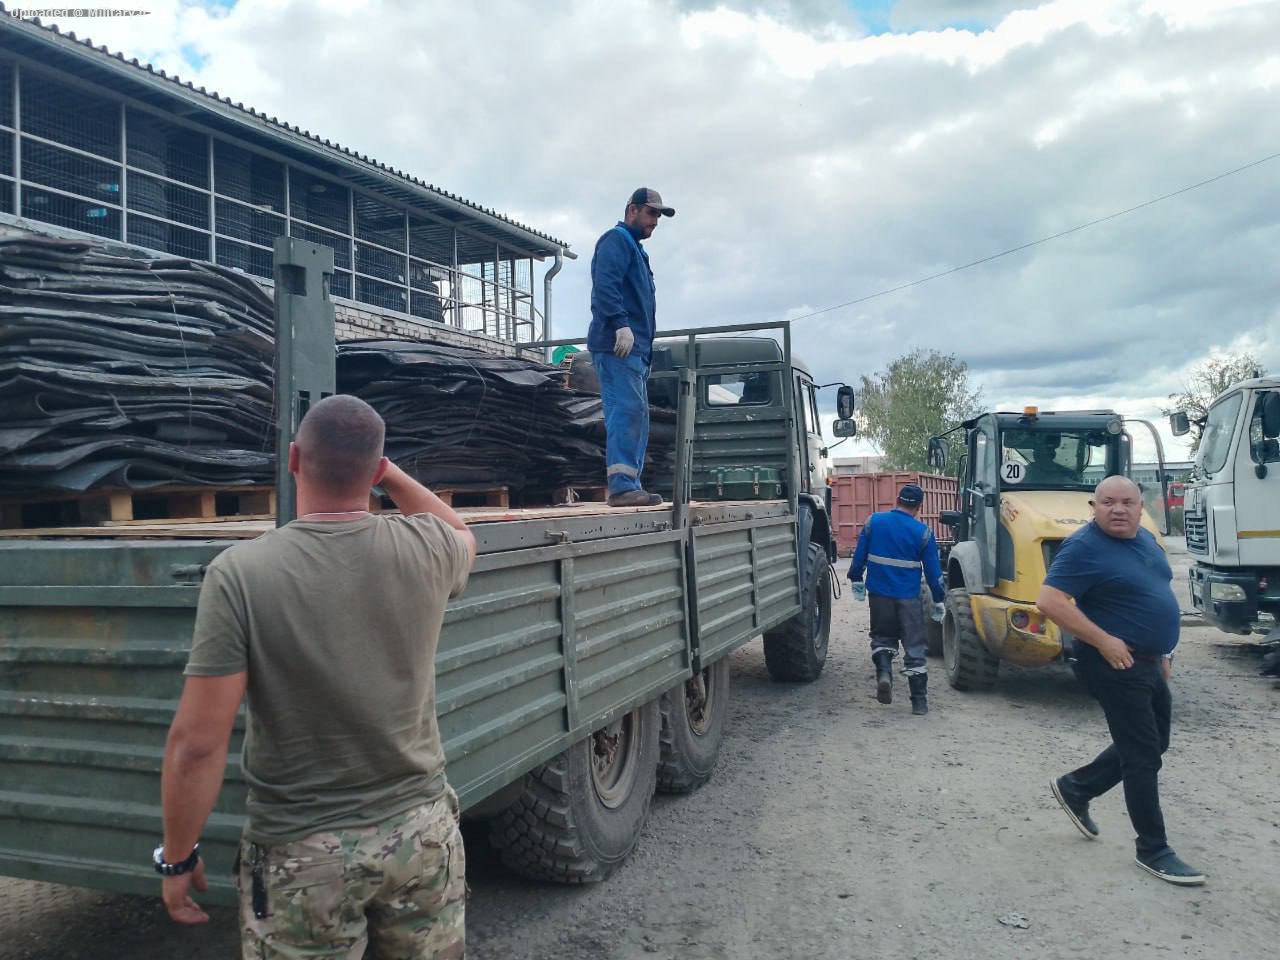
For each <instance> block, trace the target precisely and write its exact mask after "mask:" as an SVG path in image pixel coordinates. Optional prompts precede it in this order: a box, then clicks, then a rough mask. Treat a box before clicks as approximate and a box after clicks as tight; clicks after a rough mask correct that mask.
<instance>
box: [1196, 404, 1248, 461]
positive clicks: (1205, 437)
mask: <svg viewBox="0 0 1280 960" xmlns="http://www.w3.org/2000/svg"><path fill="white" fill-rule="evenodd" d="M1243 400H1244V394H1243V393H1234V394H1232V395H1231V396H1229V397H1227V399H1225V400H1223V401H1221V402H1220V403H1216V404H1214V405H1213V406H1212V407H1210V408H1209V416H1208V418H1207V419H1206V420H1205V424H1204V429H1203V430H1202V431H1201V432H1200V450H1199V452H1198V453H1197V455H1196V462H1197V463H1199V465H1200V468H1201V469H1202V470H1204V472H1205V473H1206V474H1209V473H1217V472H1218V471H1219V470H1221V469H1222V468H1223V467H1224V466H1226V463H1227V453H1228V451H1230V449H1231V434H1232V432H1233V430H1234V429H1235V425H1236V417H1237V416H1238V415H1239V413H1240V404H1241V402H1242V401H1243Z"/></svg>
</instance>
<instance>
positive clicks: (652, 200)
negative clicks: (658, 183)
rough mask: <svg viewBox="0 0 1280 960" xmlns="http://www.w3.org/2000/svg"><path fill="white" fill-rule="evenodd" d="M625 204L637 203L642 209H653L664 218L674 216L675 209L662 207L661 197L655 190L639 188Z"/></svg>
mask: <svg viewBox="0 0 1280 960" xmlns="http://www.w3.org/2000/svg"><path fill="white" fill-rule="evenodd" d="M627 203H638V204H639V205H640V206H642V207H644V206H649V207H653V209H655V210H657V211H658V212H659V213H660V214H662V215H663V216H664V217H674V216H675V215H676V208H675V207H664V206H663V205H662V195H661V194H660V193H658V191H657V190H650V189H649V188H648V187H640V188H639V189H638V190H636V192H635V193H633V194H631V199H630V200H628V201H627Z"/></svg>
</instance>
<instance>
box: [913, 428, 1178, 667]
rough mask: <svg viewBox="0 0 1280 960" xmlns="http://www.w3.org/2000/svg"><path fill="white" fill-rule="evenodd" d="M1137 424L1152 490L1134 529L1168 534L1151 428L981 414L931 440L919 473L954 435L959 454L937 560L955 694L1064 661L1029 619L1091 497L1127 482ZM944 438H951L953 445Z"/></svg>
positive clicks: (1065, 649) (1050, 628)
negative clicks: (1158, 517)
mask: <svg viewBox="0 0 1280 960" xmlns="http://www.w3.org/2000/svg"><path fill="white" fill-rule="evenodd" d="M1128 423H1140V424H1144V425H1145V426H1146V427H1147V428H1148V429H1149V430H1150V431H1151V435H1152V436H1153V437H1154V438H1155V446H1156V452H1157V456H1158V457H1159V460H1160V471H1159V476H1160V477H1161V482H1160V489H1159V490H1158V491H1152V493H1153V494H1154V496H1151V497H1150V498H1149V502H1154V503H1156V504H1158V505H1159V508H1160V512H1161V513H1162V515H1163V516H1164V517H1165V523H1164V524H1162V525H1161V527H1160V528H1158V527H1157V526H1156V524H1155V523H1154V522H1153V520H1152V515H1151V513H1150V512H1149V511H1147V510H1144V511H1143V518H1142V523H1143V525H1144V526H1146V527H1147V528H1148V529H1150V530H1151V532H1152V533H1155V534H1157V536H1159V534H1160V533H1161V532H1164V533H1168V524H1167V515H1168V511H1167V506H1166V505H1167V503H1168V496H1167V490H1166V487H1167V479H1165V472H1164V453H1163V449H1162V446H1161V443H1160V436H1159V434H1157V433H1156V430H1155V427H1153V426H1152V425H1151V424H1150V423H1148V422H1147V421H1145V420H1138V421H1133V420H1129V421H1126V420H1125V418H1124V417H1122V416H1121V415H1120V414H1118V413H1116V412H1115V411H1113V410H1079V411H1059V412H1041V411H1040V410H1038V409H1037V408H1036V407H1027V408H1025V409H1024V410H1023V411H1022V412H1021V413H1003V412H992V413H984V414H982V415H980V416H977V417H974V418H973V419H971V420H966V421H964V422H963V423H961V424H960V425H959V426H957V427H956V428H955V429H954V430H951V431H949V432H948V433H946V434H943V435H941V436H939V437H934V438H932V439H931V440H930V441H929V451H928V456H929V463H930V464H931V465H932V466H933V467H934V468H935V469H937V470H939V471H940V472H941V471H942V470H944V469H945V468H946V466H947V463H948V460H949V459H950V457H951V446H952V444H953V443H956V444H958V443H959V442H960V437H959V436H956V435H957V434H960V432H961V431H963V444H964V446H963V449H962V450H960V451H958V454H959V458H960V462H959V469H958V473H959V478H960V483H959V490H958V500H959V503H958V504H957V509H956V510H944V511H942V516H941V519H942V522H943V523H944V524H946V525H948V526H950V527H951V528H952V529H953V530H954V531H955V538H954V543H953V545H952V546H951V548H950V550H949V551H947V554H946V556H944V557H943V558H942V570H943V577H944V581H945V583H946V587H947V597H946V614H945V616H944V618H943V621H942V657H943V662H944V663H945V665H946V670H947V680H948V681H949V682H950V684H951V686H953V687H955V688H956V689H957V690H985V689H990V687H991V686H992V685H994V684H995V682H996V677H997V675H998V674H999V671H1000V663H1001V661H1007V662H1009V663H1015V664H1017V665H1018V666H1021V667H1040V666H1044V665H1046V664H1050V663H1055V662H1060V661H1064V662H1070V661H1072V660H1073V657H1072V643H1071V638H1070V637H1067V636H1064V635H1063V634H1062V632H1061V631H1060V630H1059V629H1058V627H1057V625H1056V624H1054V623H1051V622H1050V621H1049V620H1047V619H1046V618H1045V617H1044V616H1042V615H1041V613H1040V612H1039V611H1038V610H1037V609H1036V605H1035V603H1036V597H1037V596H1038V595H1039V593H1040V587H1041V586H1042V585H1043V583H1044V579H1045V575H1046V574H1047V572H1048V569H1049V565H1050V564H1051V563H1052V562H1053V557H1054V555H1055V554H1056V553H1057V551H1058V549H1059V548H1060V547H1061V546H1062V542H1063V541H1064V540H1065V539H1066V538H1067V537H1069V536H1071V535H1072V534H1073V533H1075V532H1076V531H1078V530H1079V529H1080V528H1081V527H1083V526H1084V525H1085V524H1086V523H1088V522H1089V521H1090V519H1091V517H1092V510H1091V508H1090V505H1089V501H1090V500H1091V499H1092V495H1093V488H1094V487H1095V486H1096V485H1097V484H1098V483H1099V482H1100V481H1101V480H1103V479H1104V478H1105V477H1109V476H1112V475H1114V474H1122V475H1126V476H1127V475H1128V474H1129V468H1130V461H1131V456H1130V450H1131V447H1132V440H1131V437H1130V434H1129V433H1128V432H1127V429H1126V424H1128ZM953 438H954V439H953Z"/></svg>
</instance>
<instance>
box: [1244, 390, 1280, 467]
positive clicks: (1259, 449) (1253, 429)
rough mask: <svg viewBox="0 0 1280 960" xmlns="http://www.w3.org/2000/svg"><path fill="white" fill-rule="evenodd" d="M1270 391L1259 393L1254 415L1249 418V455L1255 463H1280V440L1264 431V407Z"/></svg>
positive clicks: (1255, 401)
mask: <svg viewBox="0 0 1280 960" xmlns="http://www.w3.org/2000/svg"><path fill="white" fill-rule="evenodd" d="M1268 396H1270V394H1268V393H1259V394H1258V395H1257V397H1256V398H1255V399H1254V403H1253V416H1251V417H1250V418H1249V456H1251V457H1252V458H1253V462H1254V463H1280V440H1277V439H1276V438H1275V437H1266V436H1264V435H1263V433H1262V407H1263V404H1265V403H1266V402H1267V397H1268Z"/></svg>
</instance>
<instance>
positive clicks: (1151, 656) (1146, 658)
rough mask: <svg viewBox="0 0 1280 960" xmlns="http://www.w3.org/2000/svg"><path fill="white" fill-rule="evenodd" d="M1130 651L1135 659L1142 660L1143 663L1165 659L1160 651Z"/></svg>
mask: <svg viewBox="0 0 1280 960" xmlns="http://www.w3.org/2000/svg"><path fill="white" fill-rule="evenodd" d="M1129 653H1130V655H1131V656H1132V657H1133V659H1134V660H1141V661H1142V662H1143V663H1159V662H1160V661H1161V660H1163V659H1164V657H1162V656H1161V655H1160V654H1158V653H1134V652H1133V651H1132V650H1130V651H1129Z"/></svg>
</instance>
